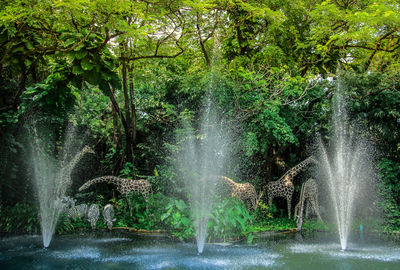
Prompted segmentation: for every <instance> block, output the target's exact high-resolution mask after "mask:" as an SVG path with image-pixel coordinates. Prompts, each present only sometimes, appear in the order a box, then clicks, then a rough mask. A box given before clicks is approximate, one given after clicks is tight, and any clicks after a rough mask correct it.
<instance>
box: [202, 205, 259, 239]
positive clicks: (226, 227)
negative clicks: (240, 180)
mask: <svg viewBox="0 0 400 270" xmlns="http://www.w3.org/2000/svg"><path fill="white" fill-rule="evenodd" d="M251 223H252V217H251V216H250V214H249V212H248V211H247V208H246V205H245V204H244V203H243V202H241V201H239V200H238V199H237V198H229V199H224V200H223V201H222V202H220V203H217V204H216V206H215V207H214V210H213V211H212V213H211V217H210V221H209V223H208V229H209V236H210V237H215V238H222V239H223V240H224V242H225V241H226V238H232V237H240V236H245V235H248V234H249V233H250V232H251V226H250V225H251ZM249 239H251V240H252V236H250V237H249ZM250 242H251V241H250Z"/></svg>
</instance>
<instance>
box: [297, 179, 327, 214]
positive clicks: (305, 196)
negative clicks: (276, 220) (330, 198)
mask: <svg viewBox="0 0 400 270" xmlns="http://www.w3.org/2000/svg"><path fill="white" fill-rule="evenodd" d="M306 200H308V201H307V207H306V217H308V211H309V203H311V206H312V207H313V208H314V211H315V213H316V214H317V217H318V219H319V220H321V221H322V218H321V215H320V214H319V209H318V185H317V181H315V180H314V179H312V178H309V179H308V180H307V181H306V182H304V183H303V185H302V186H301V193H300V201H299V202H298V203H297V205H296V207H295V208H294V216H295V217H296V216H298V215H300V213H302V212H303V209H302V208H303V207H304V203H305V202H306ZM299 211H300V212H299Z"/></svg>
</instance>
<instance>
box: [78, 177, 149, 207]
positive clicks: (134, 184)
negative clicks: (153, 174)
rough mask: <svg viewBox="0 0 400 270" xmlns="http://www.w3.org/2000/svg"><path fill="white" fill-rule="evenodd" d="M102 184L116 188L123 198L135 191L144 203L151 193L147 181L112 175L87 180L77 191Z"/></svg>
mask: <svg viewBox="0 0 400 270" xmlns="http://www.w3.org/2000/svg"><path fill="white" fill-rule="evenodd" d="M104 182H106V183H110V184H113V185H115V186H117V188H118V189H119V192H120V193H121V194H123V195H125V196H127V195H128V194H129V193H130V192H131V191H135V192H136V193H137V194H141V195H143V197H144V198H145V199H146V201H147V200H148V196H149V194H150V193H152V187H151V184H150V183H149V181H147V180H144V179H141V180H132V179H127V178H120V177H116V176H112V175H106V176H101V177H97V178H94V179H92V180H89V181H87V182H86V183H85V184H83V185H82V186H81V187H80V188H79V191H82V190H85V189H87V188H89V187H90V186H92V185H95V184H98V183H104Z"/></svg>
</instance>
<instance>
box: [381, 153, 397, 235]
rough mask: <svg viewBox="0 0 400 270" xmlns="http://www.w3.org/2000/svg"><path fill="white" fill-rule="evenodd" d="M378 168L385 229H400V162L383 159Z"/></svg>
mask: <svg viewBox="0 0 400 270" xmlns="http://www.w3.org/2000/svg"><path fill="white" fill-rule="evenodd" d="M378 168H379V174H380V179H381V181H380V182H379V183H378V188H379V191H378V192H379V195H380V197H381V207H382V209H383V212H384V214H385V225H384V231H385V232H390V231H393V230H400V209H399V204H400V201H399V200H400V197H399V196H400V183H399V179H400V163H398V162H395V161H392V160H389V159H382V160H381V162H380V163H379V164H378Z"/></svg>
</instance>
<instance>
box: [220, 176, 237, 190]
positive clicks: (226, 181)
mask: <svg viewBox="0 0 400 270" xmlns="http://www.w3.org/2000/svg"><path fill="white" fill-rule="evenodd" d="M221 178H222V180H224V181H225V183H226V184H227V185H228V186H229V187H230V188H233V187H235V186H236V185H237V183H236V182H235V181H233V180H232V179H230V178H228V177H226V176H221Z"/></svg>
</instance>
